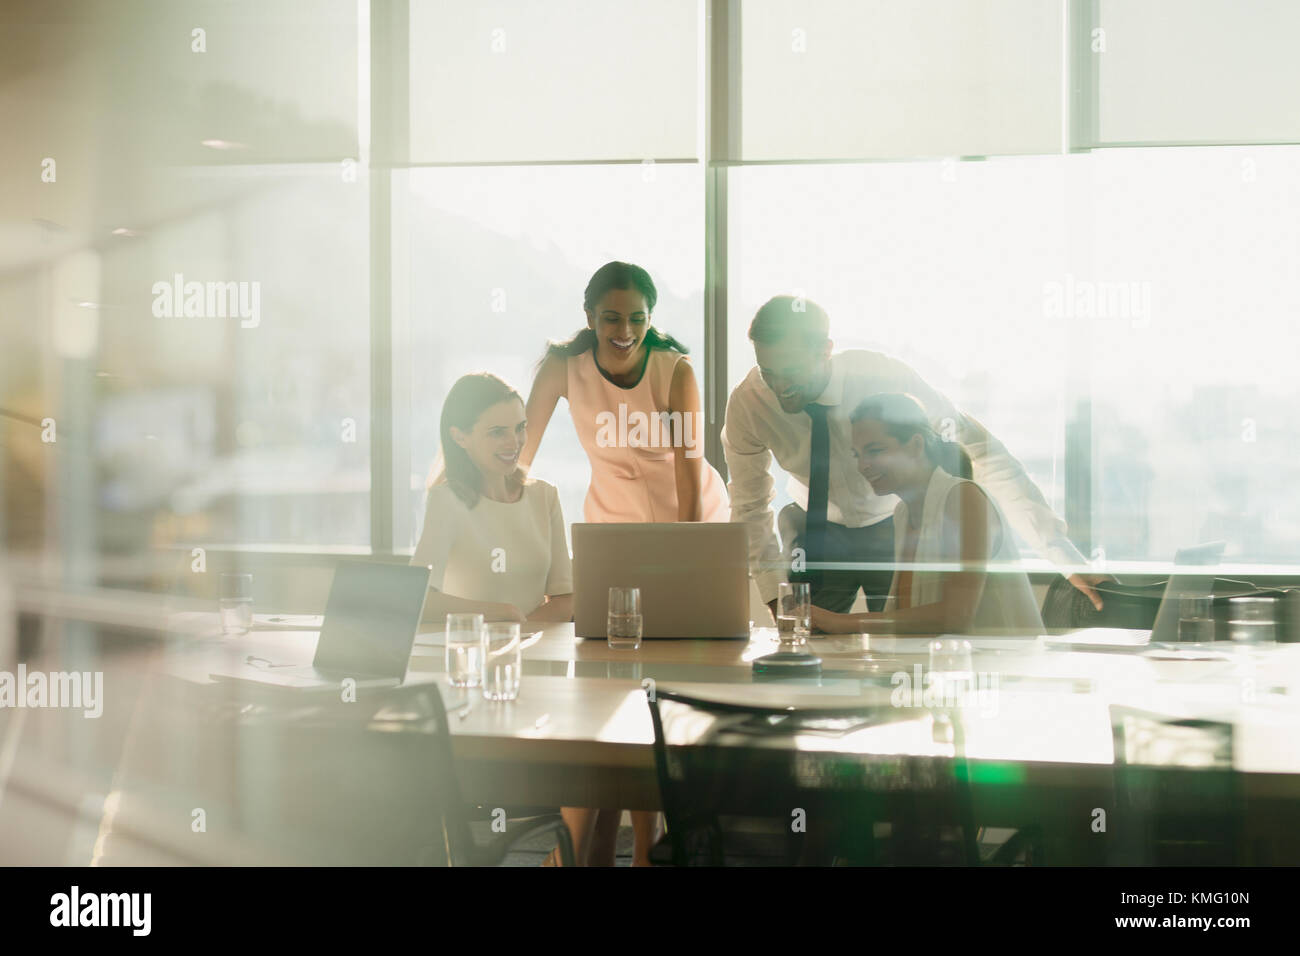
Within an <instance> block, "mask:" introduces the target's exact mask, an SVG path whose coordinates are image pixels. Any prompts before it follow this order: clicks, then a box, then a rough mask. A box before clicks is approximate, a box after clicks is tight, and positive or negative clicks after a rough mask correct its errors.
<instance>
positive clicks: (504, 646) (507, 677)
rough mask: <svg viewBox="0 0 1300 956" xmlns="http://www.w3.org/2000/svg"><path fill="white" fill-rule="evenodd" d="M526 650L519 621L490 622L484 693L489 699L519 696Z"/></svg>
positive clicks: (486, 634)
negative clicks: (520, 636)
mask: <svg viewBox="0 0 1300 956" xmlns="http://www.w3.org/2000/svg"><path fill="white" fill-rule="evenodd" d="M522 669H523V653H522V648H521V647H520V640H519V624H518V622H515V621H510V622H505V621H502V622H499V623H494V624H489V625H488V626H487V627H486V628H485V629H484V631H483V696H484V698H486V699H487V700H514V699H515V698H516V697H518V696H519V679H520V672H521V671H522Z"/></svg>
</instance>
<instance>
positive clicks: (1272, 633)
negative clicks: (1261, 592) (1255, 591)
mask: <svg viewBox="0 0 1300 956" xmlns="http://www.w3.org/2000/svg"><path fill="white" fill-rule="evenodd" d="M1276 605H1277V599H1276V598H1271V597H1235V598H1229V599H1228V638H1229V639H1230V640H1232V641H1235V642H1236V643H1238V644H1264V643H1267V642H1269V641H1275V640H1277V624H1276V620H1277V618H1276V616H1275V615H1276Z"/></svg>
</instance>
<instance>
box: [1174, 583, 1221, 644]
mask: <svg viewBox="0 0 1300 956" xmlns="http://www.w3.org/2000/svg"><path fill="white" fill-rule="evenodd" d="M1178 640H1179V641H1180V642H1186V641H1191V642H1193V643H1197V644H1208V643H1209V642H1210V641H1213V640H1214V614H1213V612H1212V611H1211V609H1210V598H1209V597H1207V596H1202V595H1193V594H1184V595H1183V596H1182V597H1181V598H1179V600H1178Z"/></svg>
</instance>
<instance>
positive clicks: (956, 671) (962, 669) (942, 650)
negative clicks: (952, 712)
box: [930, 637, 975, 705]
mask: <svg viewBox="0 0 1300 956" xmlns="http://www.w3.org/2000/svg"><path fill="white" fill-rule="evenodd" d="M930 674H931V675H932V677H931V680H932V681H933V683H934V685H935V687H936V689H938V690H939V691H940V693H941V694H942V695H943V697H944V700H945V702H946V703H947V704H949V705H952V703H953V701H954V700H956V699H959V698H960V697H961V696H962V695H963V694H964V693H965V691H966V690H967V689H969V688H970V686H971V683H972V681H973V680H974V678H975V669H974V665H973V664H972V663H971V646H970V641H966V640H962V639H961V638H959V637H957V638H953V637H941V638H939V639H938V640H934V641H931V642H930Z"/></svg>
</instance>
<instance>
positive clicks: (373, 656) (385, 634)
mask: <svg viewBox="0 0 1300 956" xmlns="http://www.w3.org/2000/svg"><path fill="white" fill-rule="evenodd" d="M428 587H429V569H428V568H420V567H409V566H407V565H404V564H377V563H373V562H355V563H352V562H350V563H346V564H340V565H339V566H338V569H337V570H336V571H335V572H334V583H333V585H332V586H331V587H330V596H329V602H328V603H327V604H326V605H325V623H324V625H323V626H322V627H321V632H320V640H319V641H318V642H317V644H316V657H315V659H314V660H313V661H312V663H313V664H314V665H315V666H316V667H317V668H319V669H321V670H328V671H334V672H337V673H340V674H343V675H350V674H356V675H357V676H359V677H386V678H387V677H396V678H398V679H399V680H400V679H402V678H404V677H405V676H406V666H407V664H408V663H409V662H410V658H411V647H412V646H413V645H414V643H415V632H416V631H417V630H418V629H419V624H420V612H421V610H423V608H424V597H425V593H426V591H427V590H428Z"/></svg>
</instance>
